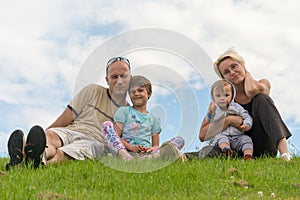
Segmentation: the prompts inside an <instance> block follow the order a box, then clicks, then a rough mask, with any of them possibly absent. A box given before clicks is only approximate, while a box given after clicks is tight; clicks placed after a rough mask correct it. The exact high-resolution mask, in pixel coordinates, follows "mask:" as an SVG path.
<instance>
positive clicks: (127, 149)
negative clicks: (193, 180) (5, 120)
mask: <svg viewBox="0 0 300 200" xmlns="http://www.w3.org/2000/svg"><path fill="white" fill-rule="evenodd" d="M214 69H215V71H216V73H217V74H218V75H219V76H220V78H222V79H224V80H222V81H221V82H220V83H222V84H221V87H220V88H218V89H216V88H214V87H212V100H213V102H211V103H210V106H209V109H208V110H209V111H208V115H207V116H205V117H204V119H203V122H202V125H201V128H200V131H199V138H200V140H201V141H207V140H211V141H213V145H215V146H218V147H220V148H221V149H222V151H223V153H224V154H228V155H229V156H233V154H232V152H233V151H239V150H241V151H242V152H243V153H244V159H252V157H254V158H257V157H261V156H265V155H266V156H276V155H277V151H279V152H280V154H281V157H282V158H283V159H285V160H290V159H291V155H290V153H289V150H288V146H287V141H286V140H287V139H288V138H289V137H290V136H291V133H290V131H289V130H288V128H287V127H286V125H285V124H284V122H283V120H282V119H281V116H280V114H279V112H278V110H277V108H276V107H275V105H274V103H273V101H272V99H271V98H270V96H269V93H270V87H271V86H270V82H269V81H268V80H266V79H262V80H259V81H257V80H255V79H254V78H253V77H252V76H251V74H250V73H249V72H248V71H247V70H246V68H245V62H244V59H243V58H242V57H241V56H240V55H239V54H237V52H236V51H234V50H232V49H229V50H228V51H226V52H225V53H223V54H222V55H221V56H219V58H218V59H217V60H216V62H215V63H214ZM105 79H106V82H107V85H108V88H105V87H103V86H100V85H98V84H90V85H88V86H86V87H84V88H83V89H82V90H81V91H80V92H79V93H78V94H77V95H76V96H75V97H74V98H73V99H72V101H71V102H70V103H69V104H68V106H67V108H66V109H65V110H64V112H63V113H62V114H61V115H60V116H59V117H58V118H57V119H56V120H55V121H54V123H53V124H52V125H50V126H49V127H48V128H47V129H46V131H44V130H43V128H42V127H40V126H34V127H32V128H31V129H30V131H29V133H28V135H27V138H26V140H24V133H23V132H22V131H21V130H15V131H14V132H13V133H12V134H11V135H10V137H9V141H8V152H9V156H10V161H9V163H8V164H7V165H6V169H7V170H8V169H9V168H10V167H12V166H15V165H17V164H20V163H22V162H23V160H25V163H28V161H31V160H32V161H33V166H34V168H37V167H39V165H40V164H44V165H45V164H50V163H58V162H62V161H64V160H66V159H75V160H84V159H87V158H88V159H97V158H100V157H101V156H104V155H107V154H113V155H116V156H120V157H121V158H123V159H124V160H131V159H133V158H135V157H137V158H138V159H156V158H160V159H165V160H175V159H177V158H179V157H180V156H184V154H183V155H182V154H181V153H180V149H181V148H182V147H183V146H184V140H183V138H181V137H179V136H177V137H175V138H173V139H171V140H170V141H167V142H165V143H163V144H162V145H161V146H160V145H159V134H160V131H161V125H160V122H159V119H158V118H157V117H155V116H154V115H152V114H151V113H149V112H148V111H147V109H146V106H147V101H148V99H149V98H150V96H151V94H152V86H151V82H150V81H149V80H148V79H147V78H145V77H143V76H133V77H132V75H131V68H130V62H129V60H128V59H126V58H124V57H115V58H111V59H110V60H109V61H108V63H107V65H106V77H105ZM225 80H226V81H225ZM218 87H219V86H218ZM229 88H230V89H229ZM127 92H128V94H129V96H130V99H131V102H132V106H130V105H129V103H128V102H127V101H126V95H127ZM215 93H217V94H215ZM228 96H231V97H230V98H229V97H228ZM217 98H218V99H219V100H218V101H217ZM237 107H238V110H235V109H236V108H237ZM249 115H250V116H251V117H250V116H249ZM216 117H217V118H218V119H215V118H216ZM252 120H253V121H252ZM200 151H201V150H200ZM24 157H25V158H24Z"/></svg>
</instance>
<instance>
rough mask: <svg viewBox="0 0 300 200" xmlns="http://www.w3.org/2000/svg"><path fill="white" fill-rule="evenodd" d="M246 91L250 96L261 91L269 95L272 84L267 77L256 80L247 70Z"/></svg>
mask: <svg viewBox="0 0 300 200" xmlns="http://www.w3.org/2000/svg"><path fill="white" fill-rule="evenodd" d="M244 87H245V93H246V95H247V96H248V97H249V98H251V99H252V98H253V97H255V96H256V95H257V94H259V93H264V94H267V95H269V94H270V89H271V84H270V82H269V81H268V80H267V79H261V80H259V81H257V80H255V79H254V78H253V77H252V76H251V74H250V73H249V72H248V71H246V74H245V86H244Z"/></svg>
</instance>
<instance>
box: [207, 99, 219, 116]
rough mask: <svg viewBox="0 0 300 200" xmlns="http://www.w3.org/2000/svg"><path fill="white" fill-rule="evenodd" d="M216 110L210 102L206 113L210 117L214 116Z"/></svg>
mask: <svg viewBox="0 0 300 200" xmlns="http://www.w3.org/2000/svg"><path fill="white" fill-rule="evenodd" d="M216 109H217V106H216V105H215V104H214V103H213V102H210V104H209V107H208V113H209V114H210V115H214V114H215V112H216Z"/></svg>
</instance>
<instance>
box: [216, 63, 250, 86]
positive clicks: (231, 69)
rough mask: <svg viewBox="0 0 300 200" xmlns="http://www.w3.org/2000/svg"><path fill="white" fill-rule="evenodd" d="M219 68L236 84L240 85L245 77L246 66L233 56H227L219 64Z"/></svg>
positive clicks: (223, 74) (224, 76) (226, 77)
mask: <svg viewBox="0 0 300 200" xmlns="http://www.w3.org/2000/svg"><path fill="white" fill-rule="evenodd" d="M219 70H220V72H221V74H222V76H223V78H224V79H227V80H229V81H230V82H232V83H233V84H234V85H239V84H240V83H242V82H243V81H244V79H245V75H246V73H245V68H244V67H243V66H242V65H241V64H240V63H239V62H237V61H235V60H233V59H232V58H226V59H225V60H223V61H222V62H221V63H220V64H219Z"/></svg>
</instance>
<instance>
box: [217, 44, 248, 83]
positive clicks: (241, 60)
mask: <svg viewBox="0 0 300 200" xmlns="http://www.w3.org/2000/svg"><path fill="white" fill-rule="evenodd" d="M226 58H231V59H232V60H234V61H237V62H239V63H240V64H241V65H242V66H243V67H244V68H245V60H244V58H243V57H242V56H240V55H239V54H238V53H237V52H236V51H235V50H234V49H233V48H230V49H228V50H227V51H225V52H224V53H223V54H221V55H220V56H219V57H218V59H217V60H216V61H215V62H214V70H215V72H216V73H217V75H218V76H219V77H221V78H224V77H223V76H222V74H221V72H220V69H219V65H220V63H221V62H222V61H223V60H225V59H226Z"/></svg>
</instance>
